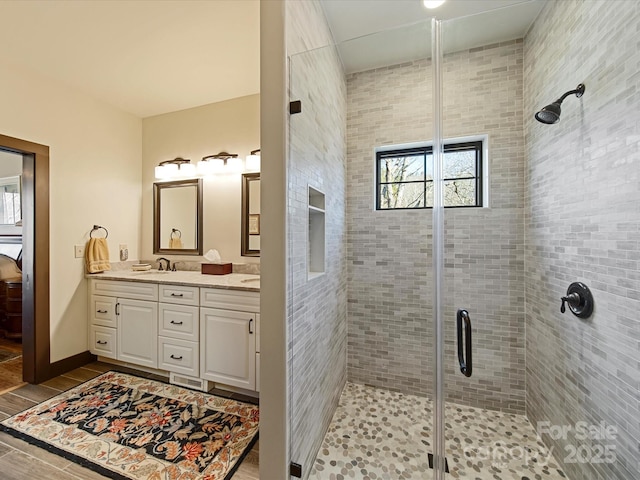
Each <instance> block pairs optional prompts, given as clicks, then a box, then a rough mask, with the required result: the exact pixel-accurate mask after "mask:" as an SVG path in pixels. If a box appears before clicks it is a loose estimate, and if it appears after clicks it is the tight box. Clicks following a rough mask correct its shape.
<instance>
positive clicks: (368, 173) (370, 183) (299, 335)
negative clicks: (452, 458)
mask: <svg viewBox="0 0 640 480" xmlns="http://www.w3.org/2000/svg"><path fill="white" fill-rule="evenodd" d="M392 45H399V46H400V47H401V48H400V50H399V51H398V50H397V49H395V50H394V49H393V48H391V46H392ZM430 57H431V46H430V21H429V20H425V21H423V22H418V23H415V24H411V25H404V26H402V27H400V28H398V29H394V30H391V31H385V32H380V33H375V34H372V35H368V36H366V37H360V38H356V39H351V40H347V41H345V42H342V43H340V44H339V45H335V46H334V45H329V46H326V47H322V48H317V49H313V50H310V51H304V52H300V53H297V54H295V55H292V56H291V57H290V59H289V66H290V95H291V96H290V100H291V101H294V102H300V103H296V104H295V105H292V109H293V110H292V114H291V116H290V125H289V126H290V131H289V134H290V135H289V149H290V151H289V166H288V171H289V179H288V184H289V212H288V235H289V238H288V250H289V259H290V271H289V278H288V287H289V299H290V300H289V307H288V319H289V338H290V354H289V356H290V366H291V369H290V379H291V380H290V381H291V398H290V404H291V416H290V425H291V430H290V445H291V449H290V456H291V459H292V462H293V463H294V464H295V466H294V467H293V468H294V470H293V471H295V475H296V476H298V475H299V477H300V478H305V479H306V478H312V479H316V480H320V479H329V478H336V477H338V476H339V475H342V476H344V477H345V478H393V479H395V478H406V479H419V480H428V479H430V478H432V475H433V473H432V472H433V470H432V469H431V468H430V467H429V463H430V454H432V453H433V436H432V430H433V429H432V419H433V416H432V412H433V389H432V377H433V371H434V366H433V363H432V359H433V344H434V343H433V336H432V331H433V315H432V312H433V309H432V302H433V293H432V291H433V280H432V268H431V228H432V219H431V216H432V210H431V208H430V207H431V206H432V202H433V199H432V198H433V196H432V195H433V194H432V188H433V172H432V154H431V152H430V149H431V148H432V116H431V113H432V109H431V107H430V103H431V94H432V93H431V92H432V90H431V76H432V70H431V60H430ZM293 112H299V113H293Z"/></svg>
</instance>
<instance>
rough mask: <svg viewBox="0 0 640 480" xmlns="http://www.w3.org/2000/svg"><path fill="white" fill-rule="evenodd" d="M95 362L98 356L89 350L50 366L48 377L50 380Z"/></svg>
mask: <svg viewBox="0 0 640 480" xmlns="http://www.w3.org/2000/svg"><path fill="white" fill-rule="evenodd" d="M95 360H96V356H95V355H93V354H92V353H91V352H89V350H87V351H84V352H81V353H78V354H76V355H72V356H71V357H67V358H63V359H62V360H58V361H57V362H53V363H52V364H51V365H50V367H49V375H48V376H49V378H53V377H57V376H58V375H62V374H63V373H67V372H70V371H71V370H75V369H76V368H79V367H82V366H84V365H86V364H87V363H91V362H94V361H95Z"/></svg>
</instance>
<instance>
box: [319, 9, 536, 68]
mask: <svg viewBox="0 0 640 480" xmlns="http://www.w3.org/2000/svg"><path fill="white" fill-rule="evenodd" d="M544 4H545V0H448V1H447V2H445V4H444V5H442V6H441V7H439V8H437V9H434V10H427V9H426V8H424V7H423V5H422V1H421V0H322V7H323V9H324V11H325V14H326V16H327V20H328V22H329V26H330V28H331V31H332V33H333V36H334V39H335V40H336V42H338V50H339V52H340V57H341V58H342V62H343V65H344V67H345V71H346V72H347V73H351V72H358V71H363V70H368V69H372V68H377V67H381V66H386V65H394V64H398V63H402V62H405V61H409V60H415V59H418V58H425V57H430V56H431V26H430V25H431V17H433V16H435V17H436V18H438V19H440V20H444V22H443V27H442V32H443V49H444V51H445V53H446V52H454V51H459V50H463V49H469V48H473V47H477V46H480V45H488V44H492V43H497V42H502V41H507V40H513V39H516V38H522V37H523V36H524V35H525V34H526V32H527V31H528V30H529V27H530V26H531V24H532V23H533V21H534V20H535V18H536V17H537V16H538V14H539V13H540V10H542V7H543V6H544Z"/></svg>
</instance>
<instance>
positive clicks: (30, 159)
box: [0, 135, 54, 383]
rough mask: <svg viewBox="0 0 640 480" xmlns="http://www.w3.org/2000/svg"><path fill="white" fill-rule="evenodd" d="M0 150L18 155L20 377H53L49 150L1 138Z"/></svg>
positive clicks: (31, 379)
mask: <svg viewBox="0 0 640 480" xmlns="http://www.w3.org/2000/svg"><path fill="white" fill-rule="evenodd" d="M0 148H2V149H3V150H8V151H11V152H14V153H17V154H21V155H22V158H23V161H22V189H23V190H22V191H23V202H22V212H23V215H22V216H23V221H22V223H23V227H22V230H23V232H22V238H23V244H22V245H23V246H22V249H23V255H22V256H23V261H22V271H23V280H22V350H23V352H22V358H23V369H22V376H23V380H24V381H25V382H29V383H40V382H44V381H46V380H48V379H49V378H52V376H54V375H51V372H50V370H51V368H50V367H51V364H50V359H51V346H50V336H49V335H50V332H49V329H50V327H49V325H50V321H49V312H50V307H49V305H50V299H49V147H47V146H46V145H40V144H37V143H33V142H28V141H26V140H20V139H17V138H13V137H8V136H5V135H0Z"/></svg>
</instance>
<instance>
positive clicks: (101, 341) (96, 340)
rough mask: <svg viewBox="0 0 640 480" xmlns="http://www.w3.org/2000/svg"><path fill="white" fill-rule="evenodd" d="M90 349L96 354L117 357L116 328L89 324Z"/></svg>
mask: <svg viewBox="0 0 640 480" xmlns="http://www.w3.org/2000/svg"><path fill="white" fill-rule="evenodd" d="M89 350H90V351H91V353H93V354H94V355H100V356H103V357H107V358H116V351H117V350H116V329H115V328H109V327H100V326H96V325H89Z"/></svg>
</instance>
